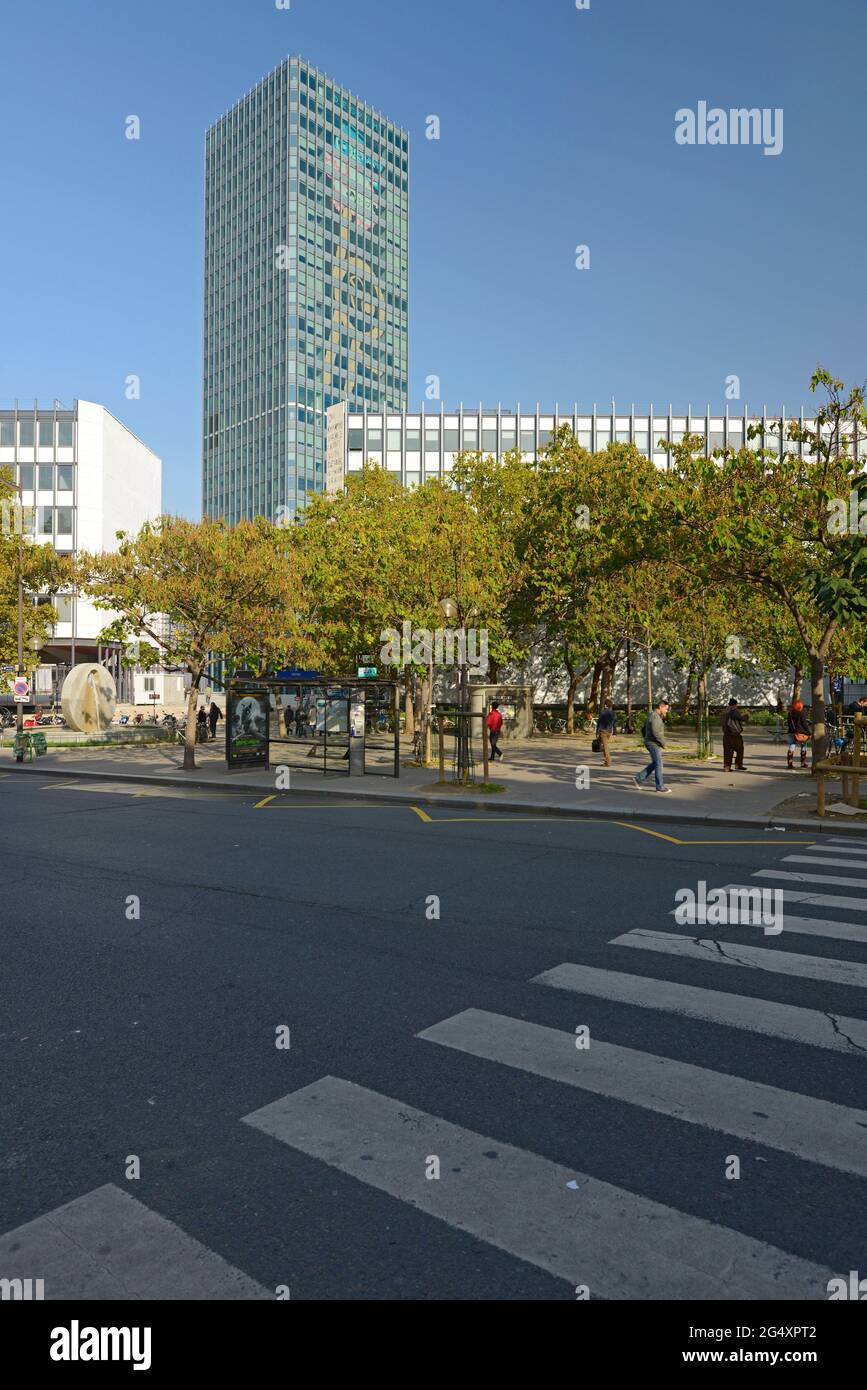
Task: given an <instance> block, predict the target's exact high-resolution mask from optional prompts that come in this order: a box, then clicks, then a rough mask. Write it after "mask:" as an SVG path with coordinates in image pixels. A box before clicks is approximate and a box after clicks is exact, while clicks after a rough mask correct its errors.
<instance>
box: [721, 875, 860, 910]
mask: <svg viewBox="0 0 867 1390" xmlns="http://www.w3.org/2000/svg"><path fill="white" fill-rule="evenodd" d="M753 877H754V878H758V877H759V875H758V874H754V875H753ZM793 877H794V876H793ZM744 886H745V885H744V884H742V883H728V884H726V886H725V888H724V889H723V892H724V893H730V892H731V890H732V889H733V888H740V889H741V890H743V888H744ZM779 891H780V892H781V893H782V895H783V902H784V903H810V904H811V905H812V906H814V907H832V908H835V909H837V908H839V909H841V910H842V911H844V912H864V911H867V898H849V897H842V896H841V895H840V894H839V893H817V892H816V891H815V889H798V888H781V889H780V890H779Z"/></svg>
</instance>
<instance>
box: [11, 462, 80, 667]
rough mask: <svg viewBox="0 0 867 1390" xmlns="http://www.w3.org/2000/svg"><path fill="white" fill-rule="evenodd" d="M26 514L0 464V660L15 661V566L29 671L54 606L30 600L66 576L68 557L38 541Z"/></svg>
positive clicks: (49, 591)
mask: <svg viewBox="0 0 867 1390" xmlns="http://www.w3.org/2000/svg"><path fill="white" fill-rule="evenodd" d="M32 520H33V519H32V517H28V516H27V515H26V514H25V513H22V509H21V507H20V506H19V504H18V493H17V490H16V489H15V487H14V486H13V483H12V477H11V474H10V473H9V471H8V470H7V469H0V666H10V667H13V668H15V669H16V670H17V666H18V571H19V557H20V567H21V573H22V575H23V580H24V622H23V628H24V665H25V668H26V670H27V671H28V672H32V671H33V670H34V669H35V667H36V666H38V664H39V650H40V648H41V647H42V646H43V645H44V644H45V642H46V641H47V639H48V638H49V637H50V635H51V630H52V628H53V627H54V625H55V623H56V622H57V612H56V610H55V609H54V608H53V607H52V606H51V605H50V604H46V603H43V604H40V605H39V606H37V605H36V603H35V602H34V599H35V597H36V595H38V594H42V595H45V594H54V593H56V592H57V590H58V589H61V588H63V587H64V586H65V585H66V584H67V583H68V582H69V580H70V578H71V568H70V565H69V562H68V561H67V560H65V559H64V558H63V557H62V556H60V555H58V554H57V553H56V552H55V551H54V550H53V549H52V547H51V546H50V545H38V544H37V543H36V541H35V539H34V538H33V536H32V534H30V532H31V531H32Z"/></svg>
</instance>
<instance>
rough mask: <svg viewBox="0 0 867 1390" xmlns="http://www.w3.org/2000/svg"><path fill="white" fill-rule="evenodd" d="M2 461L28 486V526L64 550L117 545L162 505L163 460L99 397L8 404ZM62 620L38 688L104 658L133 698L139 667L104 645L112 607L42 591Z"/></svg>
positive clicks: (55, 686) (41, 599)
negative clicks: (126, 664)
mask: <svg viewBox="0 0 867 1390" xmlns="http://www.w3.org/2000/svg"><path fill="white" fill-rule="evenodd" d="M0 468H6V469H8V470H10V471H11V473H12V477H13V479H14V481H15V482H16V484H18V486H20V487H21V489H22V495H21V503H22V506H23V508H24V513H23V516H24V530H25V534H29V535H30V536H32V537H33V538H34V539H35V540H36V541H38V542H39V543H40V544H43V545H52V546H53V547H54V549H55V550H57V551H58V552H59V553H61V554H65V555H70V556H72V555H75V554H76V553H77V552H79V551H103V550H115V549H116V548H117V532H118V531H126V532H130V533H133V534H134V533H136V532H137V531H138V530H139V529H140V528H141V526H142V525H143V524H144V522H145V521H148V520H155V519H156V518H157V517H158V516H159V515H160V512H161V509H162V462H161V460H160V459H159V458H158V457H157V455H156V454H155V453H153V451H152V450H150V449H149V448H148V447H147V445H145V444H143V443H142V442H141V440H140V439H137V438H136V436H135V435H134V434H133V433H132V431H131V430H129V429H127V427H126V426H125V425H123V424H121V422H120V420H117V419H116V418H115V417H114V416H113V415H112V414H111V412H110V411H108V410H106V409H105V407H104V406H102V405H96V404H94V403H93V402H91V401H79V400H77V401H75V402H74V404H73V406H72V408H71V409H69V408H64V407H62V406H60V405H59V404H55V405H53V406H52V407H51V408H44V407H41V406H40V405H39V404H38V402H34V403H33V405H31V406H28V407H23V406H20V405H16V406H15V407H13V408H12V409H8V410H3V409H0ZM35 602H37V603H51V604H52V605H53V606H54V608H55V609H56V610H57V613H58V623H57V625H56V627H55V629H54V633H53V636H52V639H51V641H50V642H49V643H48V645H47V646H46V647H45V648H44V650H43V653H42V661H43V665H42V667H41V668H40V670H39V671H38V672H37V682H36V688H37V691H41V692H43V693H55V692H57V691H59V690H60V688H61V687H62V684H63V680H64V679H65V677H66V674H67V672H68V671H69V669H70V667H71V666H74V665H75V664H76V663H77V662H82V661H105V663H106V665H108V666H109V668H110V670H111V672H112V674H113V675H114V677H115V680H116V682H117V684H118V689H119V691H120V692H121V694H122V696H123V697H124V698H127V699H130V700H131V699H132V698H133V696H134V690H135V686H134V677H133V674H132V672H129V671H123V670H122V668H121V665H120V654H119V652H118V650H117V649H109V648H105V647H101V646H100V644H99V642H98V641H97V638H98V635H99V633H100V632H101V631H102V629H103V628H104V627H106V626H107V624H108V623H109V622H110V621H111V614H109V613H105V612H103V611H100V610H97V609H96V608H94V606H93V604H92V603H91V602H90V601H89V600H88V599H87V597H86V596H83V595H81V594H73V593H71V592H67V593H60V594H56V595H51V594H42V595H39V596H38V597H37V598H36V599H35Z"/></svg>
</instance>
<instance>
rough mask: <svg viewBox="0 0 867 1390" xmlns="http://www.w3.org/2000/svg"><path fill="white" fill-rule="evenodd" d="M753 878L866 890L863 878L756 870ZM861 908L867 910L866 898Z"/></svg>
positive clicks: (779, 870)
mask: <svg viewBox="0 0 867 1390" xmlns="http://www.w3.org/2000/svg"><path fill="white" fill-rule="evenodd" d="M753 878H775V879H784V880H786V881H787V882H789V883H828V884H830V886H831V887H832V888H867V883H865V882H864V880H863V878H841V877H840V876H839V874H804V873H790V872H788V871H787V870H786V869H758V870H757V871H756V872H755V873H754V874H753ZM861 906H862V907H865V908H867V898H864V899H863V901H862V903H861Z"/></svg>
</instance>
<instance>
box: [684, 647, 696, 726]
mask: <svg viewBox="0 0 867 1390" xmlns="http://www.w3.org/2000/svg"><path fill="white" fill-rule="evenodd" d="M696 669H697V663H696V661H695V659H693V660H692V661H691V662H690V666H689V671H688V672H687V677H686V690H685V691H684V696H683V708H682V710H681V714H682V715H683V717H684V719H686V717H687V715H688V714H689V704H690V700H691V699H692V683H693V681H694V680H695V673H696Z"/></svg>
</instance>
